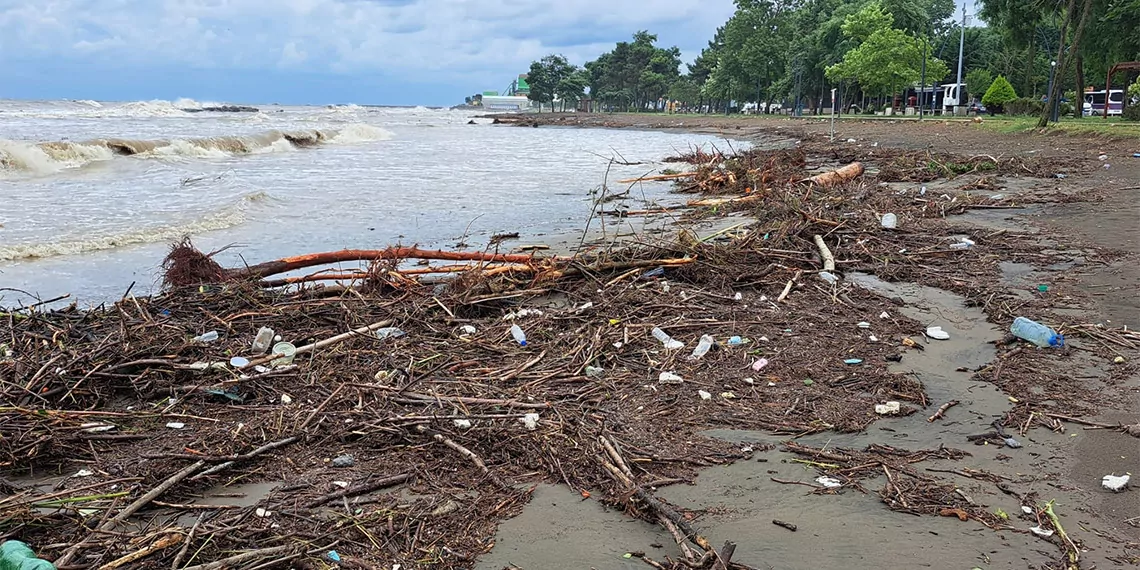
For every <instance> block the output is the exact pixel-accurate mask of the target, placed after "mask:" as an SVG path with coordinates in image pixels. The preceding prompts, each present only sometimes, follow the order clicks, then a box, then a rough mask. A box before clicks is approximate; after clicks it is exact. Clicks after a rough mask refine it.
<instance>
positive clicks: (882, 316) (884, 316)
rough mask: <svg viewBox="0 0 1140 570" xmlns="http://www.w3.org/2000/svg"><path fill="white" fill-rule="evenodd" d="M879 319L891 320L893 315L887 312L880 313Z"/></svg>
mask: <svg viewBox="0 0 1140 570" xmlns="http://www.w3.org/2000/svg"><path fill="white" fill-rule="evenodd" d="M879 318H880V319H889V318H891V314H890V313H888V312H886V311H883V312H881V313H879Z"/></svg>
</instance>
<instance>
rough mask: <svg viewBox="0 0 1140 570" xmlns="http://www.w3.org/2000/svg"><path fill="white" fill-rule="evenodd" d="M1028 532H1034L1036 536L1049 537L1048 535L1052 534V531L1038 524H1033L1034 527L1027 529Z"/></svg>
mask: <svg viewBox="0 0 1140 570" xmlns="http://www.w3.org/2000/svg"><path fill="white" fill-rule="evenodd" d="M1029 532H1032V533H1033V534H1036V535H1037V536H1040V537H1044V538H1049V537H1050V536H1053V531H1051V530H1048V529H1044V528H1041V527H1039V526H1035V527H1033V528H1031V529H1029Z"/></svg>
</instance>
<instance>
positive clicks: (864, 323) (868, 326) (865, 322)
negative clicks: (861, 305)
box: [855, 321, 871, 329]
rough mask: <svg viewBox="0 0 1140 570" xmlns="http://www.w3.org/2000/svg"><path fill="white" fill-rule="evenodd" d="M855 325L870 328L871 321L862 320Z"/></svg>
mask: <svg viewBox="0 0 1140 570" xmlns="http://www.w3.org/2000/svg"><path fill="white" fill-rule="evenodd" d="M855 326H857V327H859V328H861V329H869V328H871V323H868V322H867V321H863V322H861V323H859V324H857V325H855Z"/></svg>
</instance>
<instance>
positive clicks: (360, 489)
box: [305, 473, 413, 509]
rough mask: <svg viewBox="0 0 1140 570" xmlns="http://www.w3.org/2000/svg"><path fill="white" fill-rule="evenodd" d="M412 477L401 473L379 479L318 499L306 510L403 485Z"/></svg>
mask: <svg viewBox="0 0 1140 570" xmlns="http://www.w3.org/2000/svg"><path fill="white" fill-rule="evenodd" d="M412 477H413V474H412V473H401V474H399V475H393V476H391V477H384V478H383V479H377V480H375V481H372V482H369V483H362V484H360V485H356V486H354V487H348V488H346V489H341V490H339V491H337V492H335V493H329V494H328V495H325V496H323V497H317V498H316V499H313V500H312V501H309V502H308V504H306V505H305V508H306V509H314V508H317V507H319V506H321V505H323V504H325V503H328V502H330V501H335V500H337V499H339V498H341V497H355V496H357V495H363V494H364V493H371V492H372V491H375V490H377V489H383V488H384V487H391V486H393V485H399V484H400V483H403V482H405V481H407V480H408V479H411V478H412Z"/></svg>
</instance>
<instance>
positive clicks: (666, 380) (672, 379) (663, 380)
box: [657, 372, 685, 384]
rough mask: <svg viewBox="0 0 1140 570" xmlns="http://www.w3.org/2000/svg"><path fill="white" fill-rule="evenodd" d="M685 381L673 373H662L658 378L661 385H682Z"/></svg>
mask: <svg viewBox="0 0 1140 570" xmlns="http://www.w3.org/2000/svg"><path fill="white" fill-rule="evenodd" d="M684 381H685V380H684V379H683V378H681V377H680V376H678V375H676V374H674V373H672V372H662V373H661V374H660V375H658V376H657V382H658V383H660V384H680V383H682V382H684Z"/></svg>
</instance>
